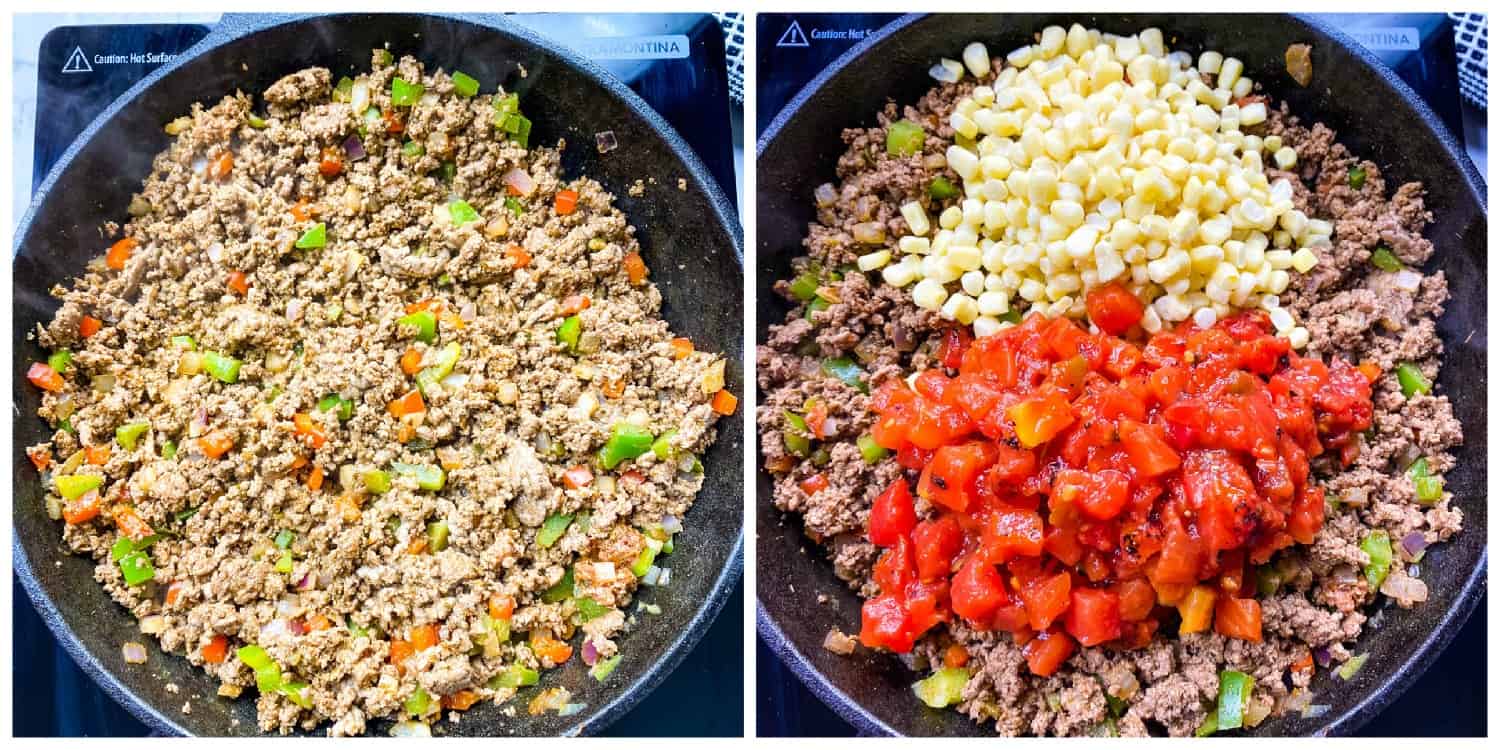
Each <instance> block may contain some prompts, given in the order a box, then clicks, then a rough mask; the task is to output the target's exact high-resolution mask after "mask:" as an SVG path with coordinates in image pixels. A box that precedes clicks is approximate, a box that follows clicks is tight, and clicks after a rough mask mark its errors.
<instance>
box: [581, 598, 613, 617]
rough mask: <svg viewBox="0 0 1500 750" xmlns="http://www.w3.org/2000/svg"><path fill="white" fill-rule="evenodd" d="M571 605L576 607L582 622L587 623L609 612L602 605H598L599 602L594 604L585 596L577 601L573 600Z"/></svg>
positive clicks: (607, 608)
mask: <svg viewBox="0 0 1500 750" xmlns="http://www.w3.org/2000/svg"><path fill="white" fill-rule="evenodd" d="M573 604H574V605H576V606H577V607H578V614H580V615H582V616H583V621H584V622H588V621H589V620H592V619H594V618H595V617H598V616H600V615H602V614H604V613H605V612H608V611H609V607H606V606H604V605H603V604H600V603H599V602H596V601H594V600H593V599H590V598H588V597H586V596H581V597H579V598H577V599H574V600H573Z"/></svg>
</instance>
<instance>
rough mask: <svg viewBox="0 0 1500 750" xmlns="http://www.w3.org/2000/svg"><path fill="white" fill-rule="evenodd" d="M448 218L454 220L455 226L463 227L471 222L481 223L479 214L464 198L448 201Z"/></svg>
mask: <svg viewBox="0 0 1500 750" xmlns="http://www.w3.org/2000/svg"><path fill="white" fill-rule="evenodd" d="M448 217H449V218H450V219H452V220H453V226H456V227H461V226H463V225H465V224H468V223H469V222H473V221H479V212H478V211H475V210H474V207H473V206H471V205H469V202H468V201H466V200H464V199H462V198H454V199H453V200H451V201H448Z"/></svg>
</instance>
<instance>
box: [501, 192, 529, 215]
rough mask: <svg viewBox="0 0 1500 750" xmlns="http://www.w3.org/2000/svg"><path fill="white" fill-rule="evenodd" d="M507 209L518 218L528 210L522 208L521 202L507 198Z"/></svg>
mask: <svg viewBox="0 0 1500 750" xmlns="http://www.w3.org/2000/svg"><path fill="white" fill-rule="evenodd" d="M505 209H506V210H507V211H510V212H511V213H513V214H515V215H516V216H520V215H521V214H524V213H526V209H525V208H522V207H521V202H520V201H518V200H516V199H515V198H509V197H507V198H506V199H505Z"/></svg>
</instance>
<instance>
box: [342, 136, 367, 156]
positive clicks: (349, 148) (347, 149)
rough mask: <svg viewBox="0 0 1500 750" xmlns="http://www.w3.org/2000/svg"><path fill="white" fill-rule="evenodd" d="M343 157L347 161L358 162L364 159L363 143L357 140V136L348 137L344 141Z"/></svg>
mask: <svg viewBox="0 0 1500 750" xmlns="http://www.w3.org/2000/svg"><path fill="white" fill-rule="evenodd" d="M344 155H346V156H348V157H349V161H359V160H360V159H363V158H365V142H364V141H361V140H360V139H359V134H357V133H356V134H353V135H350V136H349V137H348V138H345V139H344Z"/></svg>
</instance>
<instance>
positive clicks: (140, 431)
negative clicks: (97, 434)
mask: <svg viewBox="0 0 1500 750" xmlns="http://www.w3.org/2000/svg"><path fill="white" fill-rule="evenodd" d="M149 429H151V423H150V422H132V423H130V424H122V425H120V426H119V427H116V428H115V442H116V443H119V444H120V447H121V448H124V449H125V450H128V451H133V450H135V444H136V442H137V441H139V440H140V439H141V436H142V435H144V434H146V431H147V430H149Z"/></svg>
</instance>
